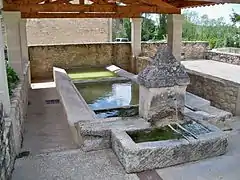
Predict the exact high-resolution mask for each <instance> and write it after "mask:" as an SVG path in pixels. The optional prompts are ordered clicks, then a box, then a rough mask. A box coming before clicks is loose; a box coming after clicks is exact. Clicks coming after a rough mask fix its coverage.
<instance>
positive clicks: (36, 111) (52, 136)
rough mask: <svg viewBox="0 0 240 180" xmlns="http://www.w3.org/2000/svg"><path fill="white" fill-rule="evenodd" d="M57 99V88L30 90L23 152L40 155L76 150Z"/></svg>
mask: <svg viewBox="0 0 240 180" xmlns="http://www.w3.org/2000/svg"><path fill="white" fill-rule="evenodd" d="M57 99H59V98H58V95H57V92H56V89H55V88H45V89H34V90H30V92H29V106H28V112H27V120H26V121H25V122H24V140H23V151H30V153H31V154H39V153H43V152H51V151H61V150H66V149H75V148H76V146H75V145H74V144H73V142H72V140H71V133H70V130H69V129H68V124H67V121H66V119H65V116H64V113H63V110H62V107H61V104H60V103H58V102H57V101H54V100H57ZM46 100H47V101H46Z"/></svg>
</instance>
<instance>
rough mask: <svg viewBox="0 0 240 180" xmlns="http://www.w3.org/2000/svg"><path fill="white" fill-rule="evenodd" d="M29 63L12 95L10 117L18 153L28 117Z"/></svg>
mask: <svg viewBox="0 0 240 180" xmlns="http://www.w3.org/2000/svg"><path fill="white" fill-rule="evenodd" d="M28 76H29V63H28V64H27V65H26V66H25V69H24V76H23V77H22V78H21V79H20V82H19V83H18V85H17V87H16V88H15V89H14V91H13V95H12V97H11V110H10V114H9V119H10V121H11V122H12V126H13V135H14V138H13V139H14V141H15V146H14V148H15V153H16V154H18V153H19V152H20V149H21V145H22V139H23V130H24V121H25V119H26V117H27V106H28V89H29V77H28Z"/></svg>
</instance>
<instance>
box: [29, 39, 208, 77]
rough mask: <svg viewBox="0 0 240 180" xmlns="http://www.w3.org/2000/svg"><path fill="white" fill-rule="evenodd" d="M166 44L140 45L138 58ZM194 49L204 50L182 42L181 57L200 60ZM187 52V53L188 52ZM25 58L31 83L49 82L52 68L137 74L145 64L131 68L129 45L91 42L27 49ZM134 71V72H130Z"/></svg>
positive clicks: (197, 51) (190, 43) (196, 44)
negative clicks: (117, 68)
mask: <svg viewBox="0 0 240 180" xmlns="http://www.w3.org/2000/svg"><path fill="white" fill-rule="evenodd" d="M165 45H166V43H145V42H143V43H142V55H144V56H148V57H151V56H153V55H154V54H155V53H156V51H157V48H158V47H159V46H165ZM196 47H199V49H200V47H201V49H204V48H206V47H207V43H205V42H193V43H192V42H186V43H183V49H184V52H185V58H190V59H191V58H192V59H195V58H197V56H196V54H198V55H199V57H202V55H203V53H201V51H202V50H201V51H200V50H199V49H197V48H196ZM190 52H191V53H190ZM29 57H30V62H31V75H32V80H33V81H39V80H44V79H47V80H51V79H52V78H53V77H52V67H53V66H57V67H60V68H64V69H66V70H68V69H71V68H75V67H82V68H86V67H105V66H107V65H110V64H114V65H117V66H120V67H121V68H123V69H125V70H127V71H132V70H133V69H135V68H132V66H135V67H136V69H137V72H139V70H140V69H143V68H144V67H145V65H146V64H148V63H149V62H145V61H144V59H142V60H140V61H138V60H137V61H136V64H135V63H134V65H132V62H131V61H132V53H131V44H130V43H91V44H65V45H64V44H63V45H40V46H30V47H29ZM133 71H135V70H133Z"/></svg>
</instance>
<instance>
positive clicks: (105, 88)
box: [76, 82, 139, 110]
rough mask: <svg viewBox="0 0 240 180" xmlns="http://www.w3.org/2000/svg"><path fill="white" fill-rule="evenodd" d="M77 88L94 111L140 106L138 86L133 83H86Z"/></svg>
mask: <svg viewBox="0 0 240 180" xmlns="http://www.w3.org/2000/svg"><path fill="white" fill-rule="evenodd" d="M76 87H77V88H78V90H79V92H80V93H81V95H82V96H83V98H84V99H85V101H86V102H87V103H88V105H89V106H90V107H91V109H92V110H98V109H108V108H116V107H121V106H128V105H136V104H138V94H139V93H138V86H137V85H136V84H132V83H131V82H99V83H84V84H76ZM132 92H134V93H132Z"/></svg>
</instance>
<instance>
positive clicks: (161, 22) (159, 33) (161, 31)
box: [154, 14, 167, 40]
mask: <svg viewBox="0 0 240 180" xmlns="http://www.w3.org/2000/svg"><path fill="white" fill-rule="evenodd" d="M166 34H167V16H166V14H159V16H158V21H157V25H156V31H155V37H154V39H156V40H162V39H165V38H166Z"/></svg>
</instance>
